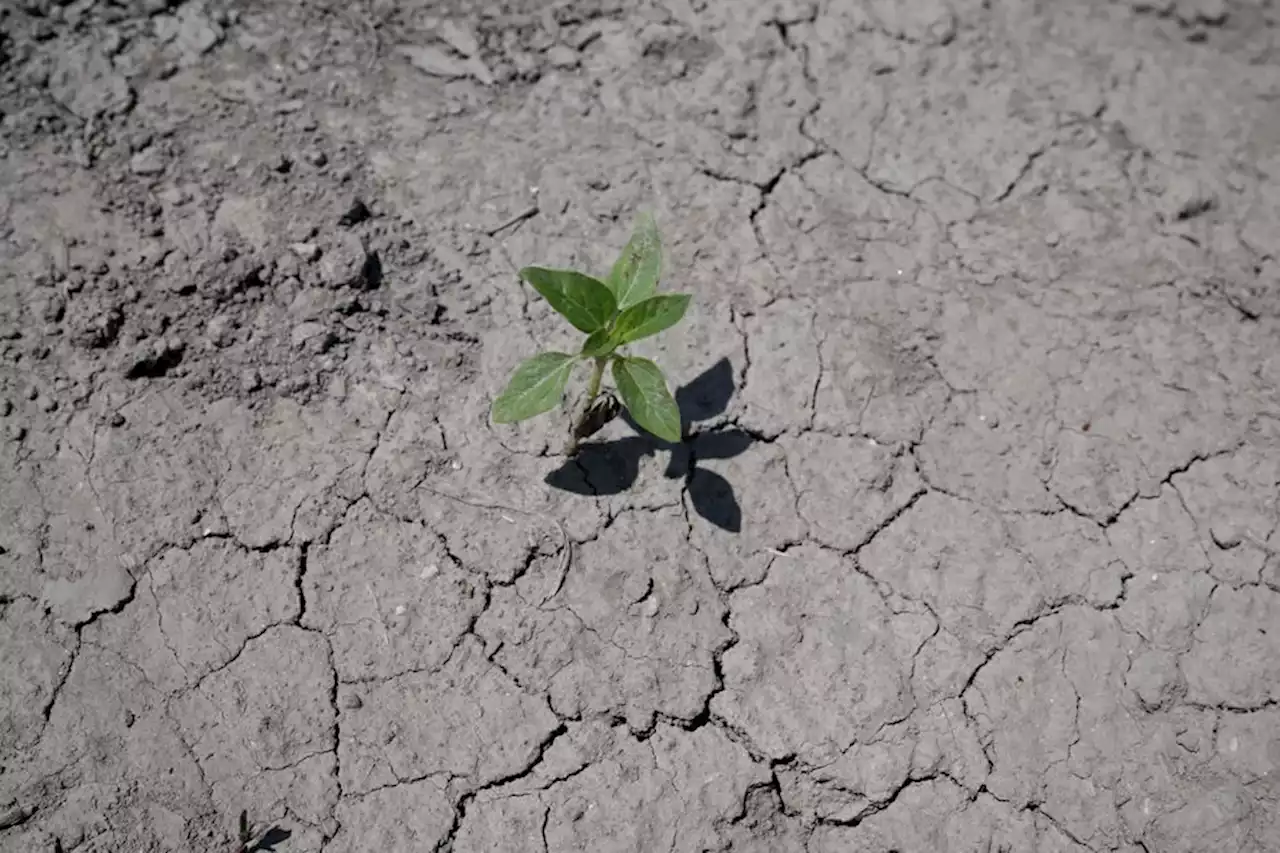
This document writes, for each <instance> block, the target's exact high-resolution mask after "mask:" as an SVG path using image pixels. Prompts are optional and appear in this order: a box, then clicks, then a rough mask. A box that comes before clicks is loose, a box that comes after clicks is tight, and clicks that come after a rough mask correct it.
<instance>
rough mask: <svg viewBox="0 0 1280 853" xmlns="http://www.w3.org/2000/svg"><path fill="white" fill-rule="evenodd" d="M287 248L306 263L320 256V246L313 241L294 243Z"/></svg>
mask: <svg viewBox="0 0 1280 853" xmlns="http://www.w3.org/2000/svg"><path fill="white" fill-rule="evenodd" d="M289 248H290V249H292V250H293V253H294V254H295V255H297V256H298V257H300V258H302V260H304V261H306V262H307V263H313V262H315V261H316V260H318V259H319V258H320V247H319V246H317V245H316V244H315V243H294V244H293V245H291V246H290V247H289Z"/></svg>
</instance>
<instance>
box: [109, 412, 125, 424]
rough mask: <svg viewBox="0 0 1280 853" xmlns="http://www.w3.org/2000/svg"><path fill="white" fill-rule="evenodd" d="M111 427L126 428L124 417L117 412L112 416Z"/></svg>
mask: <svg viewBox="0 0 1280 853" xmlns="http://www.w3.org/2000/svg"><path fill="white" fill-rule="evenodd" d="M111 425H112V426H113V427H122V426H124V415H122V414H120V413H119V412H116V413H115V414H113V415H112V416H111Z"/></svg>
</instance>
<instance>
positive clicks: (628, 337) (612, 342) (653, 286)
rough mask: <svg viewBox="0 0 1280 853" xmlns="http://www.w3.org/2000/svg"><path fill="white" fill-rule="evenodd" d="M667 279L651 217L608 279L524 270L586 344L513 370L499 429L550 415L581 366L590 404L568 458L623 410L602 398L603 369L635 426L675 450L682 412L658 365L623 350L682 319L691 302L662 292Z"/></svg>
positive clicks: (572, 433)
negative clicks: (584, 367)
mask: <svg viewBox="0 0 1280 853" xmlns="http://www.w3.org/2000/svg"><path fill="white" fill-rule="evenodd" d="M661 276H662V239H661V237H660V236H659V234H658V226H657V223H655V222H654V220H653V216H651V215H650V214H647V213H645V214H641V215H640V216H638V217H637V218H636V222H635V227H634V228H633V230H632V233H631V239H630V240H629V241H628V242H627V245H626V248H624V249H623V250H622V254H621V255H620V256H619V257H618V260H617V261H616V262H615V263H614V265H613V268H612V269H611V270H610V271H609V275H608V277H607V278H606V279H604V280H603V281H601V280H600V279H597V278H593V277H591V276H589V275H586V274H584V273H580V272H575V271H573V270H553V269H546V268H543V267H525V268H524V269H522V270H520V277H521V278H522V279H524V280H525V281H527V282H528V283H529V284H530V285H532V287H533V289H534V290H536V291H537V292H538V294H539V295H540V296H542V298H543V299H545V300H547V302H548V303H549V304H550V305H551V307H552V308H554V309H555V310H556V311H557V312H559V313H560V314H561V315H563V316H564V318H565V319H566V320H568V321H569V322H570V323H571V324H572V325H573V327H574V328H575V329H577V330H578V331H580V332H582V333H584V334H585V335H586V339H585V340H584V341H583V342H582V348H581V349H580V350H579V351H578V352H576V353H567V352H541V353H538V354H537V355H535V356H533V357H532V358H529V359H526V360H525V361H523V362H521V364H520V365H519V366H518V367H517V368H516V370H515V373H514V374H512V376H511V380H510V382H508V383H507V387H506V389H505V390H504V391H503V392H502V394H501V395H500V396H499V397H498V398H497V399H496V400H494V401H493V409H492V413H491V414H492V417H493V422H494V423H496V424H510V423H515V422H517V421H522V420H526V419H527V418H532V417H535V416H536V415H540V414H543V413H544V412H549V411H551V410H552V409H554V408H555V407H556V406H557V405H559V404H560V402H561V400H562V399H563V397H564V390H565V386H566V385H567V384H568V382H569V377H570V376H571V375H572V373H573V371H574V369H575V368H576V367H577V366H578V365H579V364H588V365H590V367H591V377H590V379H589V380H588V382H587V394H586V402H585V403H584V405H583V406H582V408H581V410H580V411H579V412H578V414H577V416H576V417H575V418H574V419H573V422H572V424H571V426H570V429H569V445H568V447H567V448H566V452H567V453H568V454H569V455H570V456H572V455H573V454H574V453H576V452H577V449H578V441H579V440H580V439H583V438H587V437H588V436H590V435H593V434H595V433H596V432H598V431H599V430H600V429H602V428H603V427H604V426H605V425H606V424H607V423H609V421H611V420H613V418H614V417H616V416H617V415H618V413H619V410H620V404H619V401H618V399H617V398H616V397H614V396H613V394H612V393H611V392H609V391H607V390H606V391H604V394H603V396H601V388H600V384H601V380H602V379H603V378H604V371H605V368H606V367H608V368H610V369H611V373H612V374H613V384H614V385H615V386H616V388H617V391H618V396H619V397H621V398H622V400H621V406H625V407H626V409H627V411H628V412H629V413H630V414H631V417H632V419H633V420H634V421H635V422H636V423H637V424H639V425H640V427H641V428H643V429H645V430H646V431H648V432H650V433H653V434H654V435H655V436H657V437H658V438H660V439H662V440H664V441H669V442H672V443H675V442H679V441H680V437H681V436H680V410H679V409H678V408H677V407H676V401H675V399H674V398H673V397H672V396H671V391H670V389H669V388H668V387H667V379H666V377H665V376H664V375H663V373H662V369H661V368H659V367H658V365H656V364H654V363H653V362H652V361H650V360H649V359H646V358H639V357H637V356H632V355H625V354H624V353H623V352H622V351H621V348H622V347H624V346H626V345H627V344H631V343H634V342H636V341H638V340H641V339H643V338H648V337H651V336H653V335H656V334H658V333H659V332H661V331H664V330H666V329H669V328H671V327H672V326H674V325H675V324H677V323H679V322H680V321H681V320H683V319H684V315H685V311H686V310H688V308H689V300H690V297H689V296H688V295H687V294H683V293H661V294H660V293H658V292H657V290H658V280H659V279H660V278H661Z"/></svg>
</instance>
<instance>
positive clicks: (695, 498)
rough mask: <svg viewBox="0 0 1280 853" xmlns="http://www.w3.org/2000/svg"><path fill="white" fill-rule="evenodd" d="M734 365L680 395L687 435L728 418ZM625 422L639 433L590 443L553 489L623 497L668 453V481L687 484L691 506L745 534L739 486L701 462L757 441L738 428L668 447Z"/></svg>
mask: <svg viewBox="0 0 1280 853" xmlns="http://www.w3.org/2000/svg"><path fill="white" fill-rule="evenodd" d="M733 392H734V381H733V365H732V364H731V363H730V362H729V359H727V358H722V359H720V360H719V361H717V362H716V363H715V364H713V365H712V366H711V367H709V368H707V370H705V371H703V372H702V373H701V374H699V375H698V376H697V377H696V378H695V379H693V380H692V381H690V382H689V383H688V384H686V385H683V386H681V387H680V388H679V389H677V391H676V393H675V399H676V406H677V407H678V408H679V409H680V423H681V432H682V433H683V434H684V435H690V428H691V427H692V425H693V424H694V423H697V422H698V421H705V420H709V419H711V418H714V417H716V416H718V415H720V414H723V413H724V411H725V410H726V409H728V408H729V401H730V400H731V399H732V398H733ZM622 418H623V420H625V421H626V422H627V425H628V426H630V427H631V429H632V430H633V431H634V432H635V435H629V436H626V437H624V438H618V439H613V440H611V441H602V442H590V443H586V444H583V445H582V446H581V447H580V448H579V449H578V454H577V456H576V457H574V458H573V459H570V460H568V461H566V462H565V463H564V464H563V465H561V466H560V467H559V468H557V469H556V470H554V471H552V472H551V473H550V474H548V475H547V476H546V478H545V480H544V482H546V483H547V485H549V486H551V487H552V488H556V489H560V490H561V491H566V492H571V493H573V494H577V495H584V496H588V497H607V496H611V495H618V494H622V493H623V492H625V491H627V490H628V489H630V488H631V487H632V486H633V485H635V483H636V480H637V479H639V476H640V460H641V459H643V458H645V457H646V456H651V455H653V454H655V453H656V452H657V451H659V450H666V451H668V452H669V453H670V454H671V456H670V461H669V462H668V463H667V468H666V471H665V472H664V476H665V477H667V478H668V479H673V480H674V479H684V481H685V485H686V488H687V489H688V490H689V502H690V504H691V505H692V506H693V509H694V511H695V512H697V513H698V515H700V516H702V517H703V518H704V519H706V520H707V521H708V522H710V523H711V524H714V525H715V526H716V527H719V528H720V529H722V530H726V531H728V532H730V533H739V532H741V530H742V507H741V506H740V505H739V504H738V499H737V496H736V495H735V494H734V490H733V486H732V484H730V483H729V481H727V480H726V479H725V478H724V477H722V476H720V475H719V474H717V473H715V472H714V471H707V470H704V469H700V468H698V467H697V461H698V460H700V459H732V458H733V457H735V456H737V455H739V454H741V453H743V452H744V451H746V450H747V448H749V447H750V446H751V445H752V444H753V443H754V442H755V441H756V439H755V438H754V437H753V436H751V435H750V434H748V433H747V432H744V431H743V430H740V429H737V428H730V429H725V430H714V431H710V432H705V433H698V434H695V435H692V436H691V437H690V438H689V439H688V440H687V441H685V442H682V443H680V444H672V443H671V442H667V441H662V440H661V439H658V438H655V437H653V436H651V435H649V434H648V433H646V432H644V431H642V430H641V429H640V427H639V426H638V425H637V424H636V423H635V421H633V420H632V419H631V416H630V415H628V414H627V413H626V412H625V411H624V412H623V414H622Z"/></svg>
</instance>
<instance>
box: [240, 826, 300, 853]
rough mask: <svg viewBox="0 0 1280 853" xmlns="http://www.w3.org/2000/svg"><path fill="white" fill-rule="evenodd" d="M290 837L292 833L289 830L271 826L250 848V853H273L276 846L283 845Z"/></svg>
mask: <svg viewBox="0 0 1280 853" xmlns="http://www.w3.org/2000/svg"><path fill="white" fill-rule="evenodd" d="M292 836H293V833H292V832H290V831H289V830H287V829H282V828H280V827H278V826H273V827H271V828H270V829H268V830H267V831H266V832H265V833H264V834H263V836H262V837H261V838H259V839H258V842H257V843H256V844H254V845H253V847H251V848H250V853H253V851H274V850H275V849H276V845H277V844H283V843H284V842H286V841H288V840H289V839H290V838H291V837H292Z"/></svg>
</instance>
